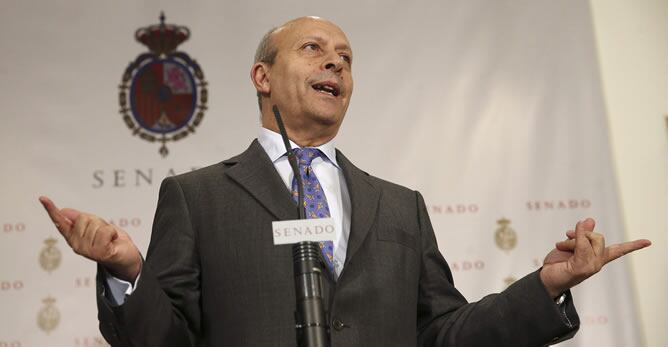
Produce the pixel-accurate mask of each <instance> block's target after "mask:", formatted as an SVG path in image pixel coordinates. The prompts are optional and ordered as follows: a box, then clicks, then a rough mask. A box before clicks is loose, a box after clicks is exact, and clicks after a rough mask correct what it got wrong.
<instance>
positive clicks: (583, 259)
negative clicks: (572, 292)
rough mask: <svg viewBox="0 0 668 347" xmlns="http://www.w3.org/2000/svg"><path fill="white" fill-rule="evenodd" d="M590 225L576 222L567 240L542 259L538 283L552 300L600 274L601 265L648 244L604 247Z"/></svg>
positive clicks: (638, 243)
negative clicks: (539, 281) (541, 282)
mask: <svg viewBox="0 0 668 347" xmlns="http://www.w3.org/2000/svg"><path fill="white" fill-rule="evenodd" d="M594 225H595V222H594V220H593V219H591V218H587V219H585V220H583V221H580V222H578V223H577V224H576V225H575V230H571V231H569V232H567V233H566V235H567V236H568V240H565V241H560V242H557V244H556V248H555V249H553V250H552V251H551V252H550V253H549V254H548V255H547V256H546V257H545V260H544V261H543V268H542V269H541V271H540V279H541V280H542V281H543V285H545V288H546V289H547V291H548V293H549V294H550V296H552V298H556V297H557V296H559V295H560V294H561V293H563V292H565V291H566V290H568V289H570V288H572V287H574V286H575V285H577V284H578V283H580V282H582V281H584V280H586V279H587V278H589V277H591V276H592V275H594V274H595V273H597V272H599V271H601V268H603V266H604V265H605V264H607V263H609V262H611V261H613V260H615V259H617V258H619V257H621V256H623V255H625V254H628V253H631V252H633V251H636V250H639V249H641V248H645V247H647V246H649V245H651V244H652V242H650V241H649V240H644V239H643V240H635V241H629V242H623V243H618V244H614V245H610V246H608V247H606V246H605V238H604V237H603V235H602V234H599V233H596V232H594Z"/></svg>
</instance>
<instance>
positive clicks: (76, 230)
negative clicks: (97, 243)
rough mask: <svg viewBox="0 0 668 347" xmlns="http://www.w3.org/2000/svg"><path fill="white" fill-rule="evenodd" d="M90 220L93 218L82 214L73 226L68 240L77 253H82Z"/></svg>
mask: <svg viewBox="0 0 668 347" xmlns="http://www.w3.org/2000/svg"><path fill="white" fill-rule="evenodd" d="M90 222H91V218H90V217H89V216H87V215H81V216H79V218H77V219H76V220H75V221H74V227H73V228H72V231H71V233H70V237H69V239H68V242H69V244H70V246H71V247H72V248H73V249H74V251H75V252H76V253H77V254H79V253H81V252H80V251H81V247H82V246H83V243H84V241H83V239H84V235H85V233H86V228H87V227H88V224H90Z"/></svg>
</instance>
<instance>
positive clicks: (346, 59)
mask: <svg viewBox="0 0 668 347" xmlns="http://www.w3.org/2000/svg"><path fill="white" fill-rule="evenodd" d="M341 59H343V61H345V62H346V63H348V64H350V63H352V62H353V58H351V57H350V56H349V55H347V54H341Z"/></svg>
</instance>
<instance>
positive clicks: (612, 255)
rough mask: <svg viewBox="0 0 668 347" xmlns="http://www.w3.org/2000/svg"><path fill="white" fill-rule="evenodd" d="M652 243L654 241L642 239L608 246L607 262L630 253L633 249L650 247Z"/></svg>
mask: <svg viewBox="0 0 668 347" xmlns="http://www.w3.org/2000/svg"><path fill="white" fill-rule="evenodd" d="M651 244H652V241H650V240H645V239H640V240H635V241H628V242H624V243H618V244H614V245H610V246H608V248H606V251H607V256H606V259H605V262H606V263H609V262H611V261H613V260H615V259H617V258H619V257H621V256H623V255H626V254H629V253H631V252H633V251H637V250H639V249H643V248H645V247H649V246H650V245H651Z"/></svg>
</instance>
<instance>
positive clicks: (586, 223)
mask: <svg viewBox="0 0 668 347" xmlns="http://www.w3.org/2000/svg"><path fill="white" fill-rule="evenodd" d="M580 227H581V228H584V230H585V231H592V230H594V227H596V221H595V220H594V219H592V218H587V219H585V220H583V221H581V222H580Z"/></svg>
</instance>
